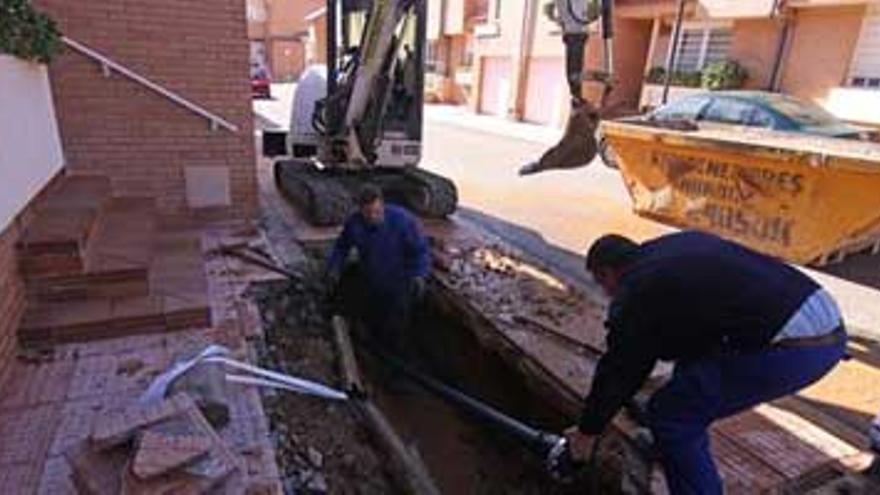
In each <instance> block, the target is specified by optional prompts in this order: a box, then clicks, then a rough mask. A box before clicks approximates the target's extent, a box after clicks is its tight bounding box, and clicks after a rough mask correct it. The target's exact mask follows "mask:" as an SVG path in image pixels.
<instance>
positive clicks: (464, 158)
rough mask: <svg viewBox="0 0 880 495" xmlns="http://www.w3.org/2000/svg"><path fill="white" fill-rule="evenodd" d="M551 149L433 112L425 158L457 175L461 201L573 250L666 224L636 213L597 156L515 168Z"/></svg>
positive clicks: (428, 163)
mask: <svg viewBox="0 0 880 495" xmlns="http://www.w3.org/2000/svg"><path fill="white" fill-rule="evenodd" d="M546 148H547V145H546V144H545V143H542V142H534V141H527V140H523V139H517V138H513V137H509V136H505V135H502V134H498V133H494V132H489V131H485V132H481V131H479V130H477V129H475V128H474V127H473V126H467V127H465V126H462V125H454V124H449V123H446V122H438V121H436V120H433V119H431V118H428V119H427V120H426V122H425V138H424V155H423V164H424V166H425V167H426V168H427V169H429V170H431V171H433V172H436V173H439V174H442V175H445V176H447V177H449V178H451V179H452V180H453V181H455V183H456V185H457V186H458V189H459V195H460V203H461V205H462V206H464V207H466V208H470V209H474V210H478V211H480V212H482V213H484V214H486V215H490V216H492V217H497V218H499V219H504V220H505V221H506V222H508V223H510V224H514V225H518V226H520V227H523V228H526V229H531V230H533V231H535V232H537V233H539V234H540V235H542V236H543V237H544V238H545V239H546V240H547V242H549V243H551V244H554V245H556V246H558V247H561V248H564V249H567V250H570V251H572V252H575V253H583V252H584V250H585V249H586V248H587V247H588V246H589V245H590V243H591V242H592V240H594V239H595V238H597V237H598V236H600V235H602V234H605V233H610V232H616V233H624V234H627V235H630V236H632V237H635V238H638V239H642V238H646V237H651V236H654V235H657V234H659V233H662V232H665V231H667V230H668V228H667V227H665V226H663V225H660V224H658V223H655V222H651V221H649V220H645V219H642V218H639V217H637V216H636V215H634V214H633V213H632V211H631V207H630V199H629V194H628V192H627V191H626V188H625V186H624V184H623V181H622V180H621V177H620V174H619V173H618V172H617V171H616V170H613V169H609V168H607V167H605V166H604V165H603V164H602V163H601V162H600V160H598V159H596V160H594V161H593V163H592V164H590V165H589V166H587V167H584V168H581V169H576V170H564V171H550V172H544V173H541V174H538V175H533V176H528V177H519V176H518V175H517V169H519V167H520V166H521V165H522V164H524V163H526V162H528V161H530V160H533V159H537V158H538V157H539V156H540V155H541V153H543V152H544V151H545V150H546Z"/></svg>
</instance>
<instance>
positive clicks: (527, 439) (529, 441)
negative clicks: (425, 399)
mask: <svg viewBox="0 0 880 495" xmlns="http://www.w3.org/2000/svg"><path fill="white" fill-rule="evenodd" d="M366 347H367V349H368V350H369V351H370V352H371V353H373V354H375V355H376V356H377V357H378V358H379V359H381V360H382V361H384V362H385V363H386V364H388V365H389V366H390V367H391V368H393V369H395V370H397V371H400V372H401V373H403V374H405V375H406V376H408V377H409V378H410V379H412V380H413V381H414V382H416V383H417V384H419V385H421V386H422V387H424V388H425V389H427V390H428V391H430V392H433V393H434V394H436V395H438V396H440V397H441V398H443V399H445V400H447V401H448V402H451V403H453V404H454V405H456V406H459V407H461V408H462V409H464V410H465V411H466V412H468V413H469V414H471V415H472V416H474V417H476V418H478V419H480V420H483V421H485V422H486V423H488V424H489V425H491V426H493V427H496V428H498V429H500V430H502V431H504V432H505V433H508V434H510V435H511V436H513V437H514V438H516V439H517V440H519V441H520V442H522V443H523V444H525V445H526V446H527V447H529V448H530V449H532V450H533V451H535V452H536V453H537V454H539V455H541V456H542V457H545V456H546V455H547V454H548V453H549V452H550V449H552V448H553V446H554V445H556V443H557V441H558V440H559V437H558V436H556V435H554V434H552V433H547V432H545V431H541V430H538V429H536V428H533V427H531V426H529V425H527V424H525V423H523V422H522V421H520V420H518V419H515V418H512V417H510V416H508V415H507V414H504V413H503V412H501V411H499V410H498V409H495V408H494V407H492V406H490V405H488V404H486V403H484V402H481V401H479V400H477V399H474V398H473V397H470V396H468V395H466V394H465V393H463V392H461V391H459V390H457V389H455V388H453V387H450V386H449V385H446V384H445V383H442V382H440V381H439V380H437V379H435V378H432V377H430V376H428V375H426V374H424V373H422V372H420V371H417V370H415V369H414V368H412V367H410V366H408V365H407V364H405V363H404V362H403V361H402V360H401V359H399V358H397V357H395V356H392V355H391V354H388V353H386V352H383V351H381V350H379V349H376V348H375V346H366Z"/></svg>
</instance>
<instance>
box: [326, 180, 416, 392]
mask: <svg viewBox="0 0 880 495" xmlns="http://www.w3.org/2000/svg"><path fill="white" fill-rule="evenodd" d="M357 203H358V211H357V212H355V213H354V214H352V215H351V216H350V217H349V218H348V219H347V220H346V222H345V225H344V227H343V229H342V233H341V234H340V236H339V238H338V239H336V242H335V244H334V246H333V250H332V252H331V254H330V259H329V260H328V263H327V274H328V277H329V279H330V284H331V286H333V287H334V288H336V286H337V285H339V281H340V278H341V276H342V273H343V270H344V269H345V265H346V261H347V259H348V256H349V254H350V252H351V250H352V249H355V250H356V251H357V255H358V263H357V265H356V266H355V267H354V270H353V272H354V274H355V275H356V278H357V280H356V282H357V283H356V284H355V285H356V286H357V289H358V290H356V291H355V292H356V297H358V298H359V299H360V301H358V302H359V303H360V304H358V306H360V308H359V309H360V310H361V311H360V312H361V313H362V314H361V315H360V316H361V317H362V318H364V322H365V324H366V326H367V329H368V331H369V332H370V337H371V338H372V339H373V341H374V343H375V344H377V345H378V346H380V347H381V348H382V349H383V350H384V351H387V352H390V353H392V354H395V355H400V354H401V353H402V352H403V348H404V346H403V342H404V340H405V337H406V332H407V330H408V327H409V324H410V320H411V313H412V309H413V305H414V303H416V302H419V301H420V300H421V299H422V298H423V296H424V292H425V279H426V277H427V276H428V270H429V269H430V266H431V259H430V250H429V248H428V241H427V239H426V238H425V236H424V234H423V233H422V227H421V225H420V223H419V220H418V219H417V218H416V217H415V216H413V215H412V214H411V213H409V212H408V211H406V210H405V209H403V208H401V207H399V206H395V205H391V204H386V203H385V200H384V198H383V197H382V191H381V189H379V188H378V187H376V186H373V185H369V184H368V185H365V186H364V187H363V188H362V189H361V190H360V191H359V193H358V197H357ZM391 379H392V381H395V380H396V377H395V376H393V375H392V377H391Z"/></svg>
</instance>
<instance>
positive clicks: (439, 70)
mask: <svg viewBox="0 0 880 495" xmlns="http://www.w3.org/2000/svg"><path fill="white" fill-rule="evenodd" d="M440 43H441V41H440V40H432V41H429V42H428V44H427V45H428V46H427V50H426V53H425V71H426V72H428V73H430V74H445V73H446V68H445V67H444V65H445V64H444V63H443V57H442V48H443V47H442V46H441V44H440Z"/></svg>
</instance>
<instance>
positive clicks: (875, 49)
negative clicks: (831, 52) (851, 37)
mask: <svg viewBox="0 0 880 495" xmlns="http://www.w3.org/2000/svg"><path fill="white" fill-rule="evenodd" d="M847 82H848V83H849V85H850V86H855V87H858V88H869V89H880V6H878V5H876V4H874V5H872V6H871V7H870V10H869V11H868V13H867V14H865V19H864V21H863V22H862V30H861V31H860V32H859V41H858V43H857V44H856V49H855V51H854V52H853V60H852V63H851V64H850V72H849V80H848V81H847Z"/></svg>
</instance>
